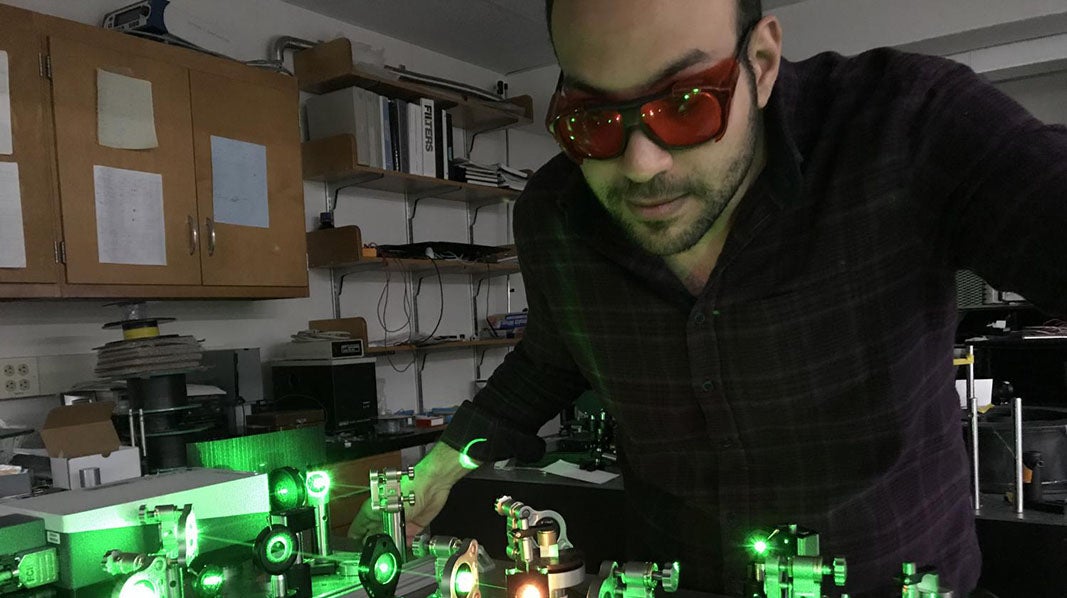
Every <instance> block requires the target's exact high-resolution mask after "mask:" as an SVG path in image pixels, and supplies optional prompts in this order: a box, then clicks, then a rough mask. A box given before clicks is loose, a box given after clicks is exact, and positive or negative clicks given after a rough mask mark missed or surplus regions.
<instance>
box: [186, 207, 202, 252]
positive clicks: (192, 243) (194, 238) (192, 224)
mask: <svg viewBox="0 0 1067 598" xmlns="http://www.w3.org/2000/svg"><path fill="white" fill-rule="evenodd" d="M186 221H187V222H188V223H189V255H193V254H195V253H196V247H197V245H200V227H199V225H198V223H197V221H196V220H194V219H193V217H192V216H186Z"/></svg>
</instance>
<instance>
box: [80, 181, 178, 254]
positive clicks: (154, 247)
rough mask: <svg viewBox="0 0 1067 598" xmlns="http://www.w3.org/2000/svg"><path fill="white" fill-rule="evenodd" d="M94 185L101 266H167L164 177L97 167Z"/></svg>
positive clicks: (97, 238)
mask: <svg viewBox="0 0 1067 598" xmlns="http://www.w3.org/2000/svg"><path fill="white" fill-rule="evenodd" d="M93 182H94V184H95V194H96V243H97V249H98V252H99V257H100V263H102V264H136V265H141V266H166V265H167V233H166V229H165V227H164V222H163V175H161V174H157V173H154V172H140V171H137V170H125V169H122V168H111V167H108V166H94V167H93Z"/></svg>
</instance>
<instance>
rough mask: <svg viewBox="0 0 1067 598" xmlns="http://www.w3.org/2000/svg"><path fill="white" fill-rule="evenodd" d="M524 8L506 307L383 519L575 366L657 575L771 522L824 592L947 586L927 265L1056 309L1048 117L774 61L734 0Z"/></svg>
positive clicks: (967, 567) (1062, 145)
mask: <svg viewBox="0 0 1067 598" xmlns="http://www.w3.org/2000/svg"><path fill="white" fill-rule="evenodd" d="M547 5H548V14H549V24H550V30H551V32H552V34H553V42H554V45H555V50H556V54H557V57H558V59H559V63H560V67H561V69H562V78H561V83H560V88H559V89H558V90H557V94H556V96H555V98H554V102H553V108H552V111H551V113H550V126H551V128H552V130H553V133H554V135H555V136H556V138H557V140H558V141H560V143H561V145H562V148H563V149H564V152H565V155H561V156H557V157H556V158H555V159H553V160H552V161H550V162H549V163H548V164H547V165H545V166H544V167H543V168H542V169H541V170H540V171H539V172H538V174H537V175H536V176H535V177H534V179H533V180H532V181H531V183H530V185H529V186H528V187H527V189H526V191H525V193H524V194H523V196H522V198H521V199H520V200H519V201H518V203H517V205H516V214H515V236H516V242H517V244H518V249H519V258H520V262H521V264H522V269H523V277H524V280H525V283H526V287H527V296H528V301H529V311H530V313H529V327H528V330H527V334H526V337H525V338H524V339H523V341H522V342H521V343H520V344H519V346H518V347H517V348H516V350H515V351H514V352H513V353H512V354H511V355H509V357H508V359H507V360H506V361H505V362H504V364H503V365H502V366H501V367H500V368H498V369H497V371H496V372H495V373H494V375H493V377H492V378H491V379H490V381H489V383H488V385H487V387H486V389H485V390H483V391H482V392H481V393H479V395H478V396H477V397H476V398H475V400H474V401H473V402H471V403H468V404H465V405H464V406H463V408H462V409H460V411H459V412H458V413H457V414H456V416H455V419H454V420H453V423H452V425H451V426H450V427H449V429H448V430H447V432H446V434H445V436H444V438H443V443H442V444H439V445H438V446H437V447H435V449H434V450H433V451H432V452H431V453H430V455H429V456H428V457H427V459H425V460H424V461H423V462H422V463H420V465H419V470H420V471H418V474H419V478H418V479H419V480H420V481H419V482H417V484H418V485H417V487H416V492H417V493H418V499H419V500H420V501H421V502H420V503H419V505H418V506H416V507H415V510H414V511H412V512H411V516H410V520H412V521H414V522H415V523H417V524H427V523H429V522H430V520H431V519H432V518H433V516H434V515H436V513H437V512H438V511H439V510H440V508H441V506H442V505H443V503H444V500H445V498H446V497H447V495H448V491H449V488H450V487H451V485H452V484H453V483H454V482H455V481H456V480H458V479H459V478H460V477H461V476H462V473H463V469H462V468H461V467H460V466H459V464H458V462H457V460H456V457H457V455H458V453H457V450H459V449H461V448H462V447H464V446H466V445H467V443H468V442H470V441H471V440H472V439H475V438H478V437H484V438H486V439H487V442H483V443H479V444H475V445H473V446H472V447H471V449H470V456H471V457H474V458H475V459H476V460H479V461H488V460H495V459H498V458H503V457H507V456H512V455H516V454H518V455H520V456H536V455H537V454H538V453H539V452H540V451H541V450H543V444H542V443H541V441H540V440H539V439H538V438H537V437H536V433H537V430H538V429H539V428H540V427H541V425H542V424H543V423H544V422H545V421H547V420H548V419H550V418H552V417H553V416H554V415H555V414H556V413H557V412H558V411H559V410H560V409H561V408H563V407H564V406H565V405H567V404H568V403H569V402H570V401H572V400H573V399H574V398H575V397H577V396H578V394H579V393H580V392H581V391H582V390H584V389H587V388H591V389H593V390H594V391H596V393H597V394H598V395H599V396H600V397H601V398H602V399H603V400H604V401H605V403H606V405H607V408H608V410H609V411H610V412H611V413H612V415H614V416H615V418H616V419H617V421H618V426H619V428H618V433H617V441H618V444H619V445H620V447H621V450H622V452H623V454H624V456H625V465H624V473H625V484H626V491H627V497H628V499H629V500H630V502H631V503H632V506H633V507H634V508H633V509H631V511H632V512H631V514H630V517H631V523H632V527H633V528H634V531H635V533H636V534H637V535H638V538H639V539H640V541H639V542H634V546H635V547H638V548H639V549H640V550H638V551H637V552H636V553H634V554H632V555H630V556H631V557H638V558H645V559H655V560H664V559H679V560H681V561H682V571H683V576H682V582H683V585H690V586H691V587H698V588H704V589H708V590H713V591H719V592H725V593H729V594H732V595H736V594H738V593H739V591H740V580H741V577H742V576H743V575H744V562H745V560H746V555H745V553H744V551H743V549H742V546H743V545H744V543H745V539H746V537H747V535H748V534H749V533H751V532H752V531H753V530H756V529H761V528H762V529H767V528H770V527H773V526H774V525H776V524H780V523H797V524H800V525H804V526H806V527H810V528H812V529H815V530H817V531H819V532H820V534H821V538H822V552H823V554H824V555H828V556H844V557H846V558H847V560H848V564H849V575H848V576H849V581H848V585H847V590H848V591H849V592H850V594H851V595H852V596H853V598H856V597H863V596H890V595H893V591H894V590H893V588H894V586H895V584H894V583H893V578H894V577H895V576H896V575H897V574H898V573H899V571H900V567H901V563H902V562H904V561H913V562H917V563H919V564H920V565H921V566H924V565H932V566H935V567H936V568H937V569H938V570H939V571H940V573H941V575H942V579H943V581H944V582H946V583H947V584H948V585H949V586H950V587H951V588H953V589H955V590H956V591H957V592H958V593H959V594H958V595H965V594H966V593H967V592H970V591H971V590H972V589H973V588H974V587H975V584H976V581H977V579H978V574H979V569H980V555H979V551H978V546H977V541H976V538H975V533H974V522H973V510H972V505H971V504H970V499H969V492H970V491H969V486H970V481H969V476H968V466H967V456H966V452H965V449H964V444H963V440H962V434H961V430H960V413H959V407H958V402H957V398H956V394H955V390H954V385H953V369H952V361H951V358H952V346H953V337H954V330H955V324H956V310H955V290H954V272H955V271H956V270H957V269H961V268H969V269H972V270H975V271H977V272H978V273H979V274H980V275H982V276H984V277H985V278H986V279H987V280H989V281H990V282H991V283H993V284H994V285H996V286H998V287H1000V288H1003V289H1010V290H1014V291H1018V292H1020V293H1022V294H1023V295H1024V296H1026V297H1028V298H1029V299H1030V300H1031V301H1032V302H1034V303H1035V304H1037V305H1039V306H1041V307H1043V308H1045V309H1047V310H1050V311H1054V312H1059V313H1067V234H1064V233H1063V230H1064V225H1067V200H1065V197H1067V195H1065V192H1067V131H1065V129H1064V128H1062V127H1048V126H1044V125H1042V124H1041V123H1040V122H1038V121H1036V120H1034V119H1033V118H1032V117H1030V116H1029V115H1028V114H1027V113H1026V112H1025V111H1024V110H1023V109H1021V108H1020V107H1019V106H1018V105H1016V104H1015V103H1014V102H1013V101H1011V100H1010V99H1008V98H1007V97H1005V96H1004V95H1003V94H1001V93H999V92H998V91H996V90H995V89H994V88H992V87H991V86H989V85H988V84H986V83H984V82H982V81H981V80H980V79H979V78H978V77H976V76H975V75H974V74H973V73H972V72H971V71H970V70H969V69H967V68H964V67H962V66H959V65H956V64H954V63H951V62H949V61H946V60H941V59H935V58H929V57H922V56H916V55H908V54H903V53H900V52H896V51H891V50H876V51H872V52H868V53H865V54H863V55H860V56H857V57H853V58H845V57H841V56H839V55H835V54H823V55H819V56H816V57H814V58H811V59H809V60H806V61H804V62H801V63H795V64H794V63H790V62H788V61H784V60H783V59H782V58H781V38H782V32H781V27H780V25H779V23H778V21H777V20H776V19H775V18H774V17H773V16H767V17H762V16H761V11H760V7H759V2H758V0H756V1H752V0H669V1H667V0H659V1H651V2H650V1H648V0H557V1H556V2H555V6H553V2H551V0H550V1H549V2H548V3H547ZM556 508H559V509H560V510H563V509H564V507H563V506H562V505H556ZM373 525H374V522H373V519H372V518H371V517H370V516H369V510H368V509H366V508H365V509H364V512H363V513H362V514H361V516H360V518H359V519H357V521H356V522H355V523H354V524H353V532H352V533H353V534H354V535H362V533H364V532H365V530H366V529H370V528H371V527H373ZM620 556H622V555H620ZM896 592H897V593H899V587H897V588H896Z"/></svg>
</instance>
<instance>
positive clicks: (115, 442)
mask: <svg viewBox="0 0 1067 598" xmlns="http://www.w3.org/2000/svg"><path fill="white" fill-rule="evenodd" d="M114 410H115V403H113V402H111V401H101V402H99V403H80V404H78V405H69V406H64V407H56V408H55V409H53V410H51V411H49V412H48V417H47V418H45V420H44V427H42V428H41V440H43V441H44V447H45V448H46V449H48V456H49V457H62V458H66V459H70V458H73V457H84V456H86V455H108V454H110V453H111V452H112V451H115V450H118V448H119V435H118V433H116V432H115V425H114V424H112V423H111V413H112V412H113V411H114Z"/></svg>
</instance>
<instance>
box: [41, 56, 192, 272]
mask: <svg viewBox="0 0 1067 598" xmlns="http://www.w3.org/2000/svg"><path fill="white" fill-rule="evenodd" d="M108 37H110V36H108ZM48 46H49V53H50V56H51V58H52V89H53V92H52V98H53V105H54V110H55V120H56V162H57V164H58V165H59V167H58V170H59V194H60V195H59V196H60V201H61V205H62V207H63V239H64V240H65V241H66V254H67V255H66V264H67V282H68V283H71V284H109V283H110V284H175V285H199V284H200V256H199V255H197V253H198V250H197V248H196V246H195V244H194V243H193V233H192V228H191V227H192V226H193V225H195V224H196V219H197V211H196V208H197V205H196V203H197V202H196V187H195V177H194V173H193V136H192V132H193V127H192V115H191V112H190V107H189V71H188V69H186V68H183V67H182V66H180V65H176V64H173V63H169V62H165V61H160V60H155V59H152V58H150V57H147V56H144V55H142V54H140V53H138V52H136V51H135V50H137V49H138V48H119V47H114V48H112V47H107V46H103V45H100V44H93V43H92V40H91V39H84V41H77V40H73V39H69V38H66V37H60V36H51V37H50V38H49V40H48ZM131 50H134V51H131ZM98 70H101V71H105V72H111V73H117V74H120V75H125V76H127V77H133V78H135V79H140V80H143V81H148V82H150V83H151V84H152V101H153V104H154V106H153V112H154V114H155V128H156V136H157V139H158V142H159V147H156V148H153V149H139V150H128V149H116V148H111V147H105V146H103V145H101V144H100V143H98V141H97V95H98V94H97V71H98ZM98 166H102V167H109V168H120V169H124V170H131V171H137V172H143V173H152V174H159V175H161V177H162V188H163V196H162V203H163V223H162V225H163V232H164V241H165V258H166V259H165V262H166V264H165V265H130V264H121V263H102V259H106V257H105V256H106V254H105V252H104V250H103V248H101V247H99V246H98V242H97V241H98V236H99V235H98V234H97V230H98V226H100V225H101V223H99V222H98V220H97V216H98V214H97V191H96V187H95V184H94V183H95V181H94V178H95V177H94V171H95V170H96V167H98ZM104 200H105V201H108V202H109V203H113V204H119V205H116V206H115V207H112V208H110V209H112V210H119V209H120V208H121V207H122V206H121V201H123V198H122V197H117V196H116V197H111V196H108V197H105V198H104ZM129 209H133V210H136V209H137V208H136V207H133V206H131V207H130V208H129ZM100 217H101V218H104V217H107V216H106V215H105V214H103V213H102V214H100ZM148 224H149V225H151V224H152V223H151V222H150V223H148ZM101 241H102V242H104V243H110V242H112V240H111V239H101ZM131 242H132V240H131Z"/></svg>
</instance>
